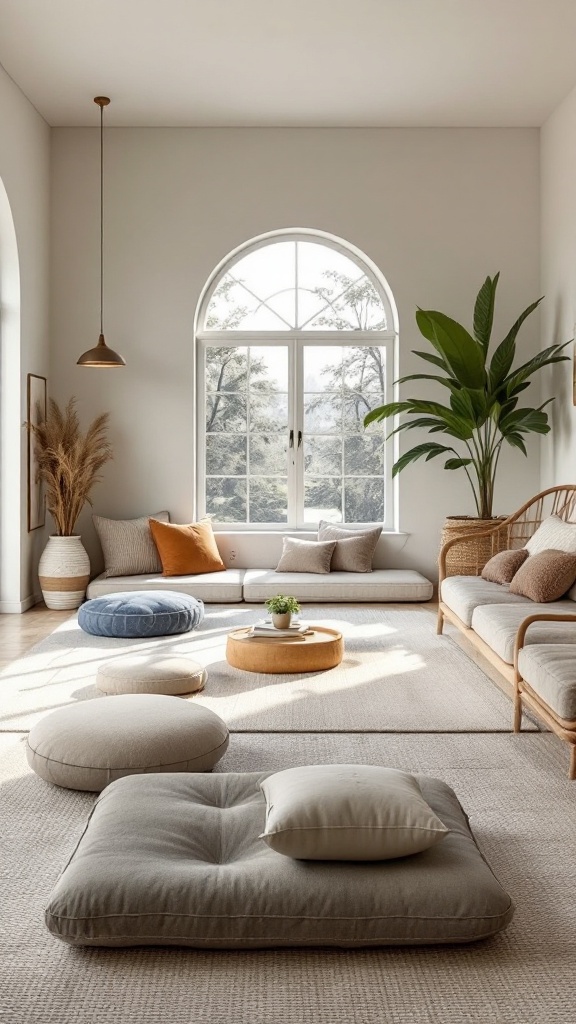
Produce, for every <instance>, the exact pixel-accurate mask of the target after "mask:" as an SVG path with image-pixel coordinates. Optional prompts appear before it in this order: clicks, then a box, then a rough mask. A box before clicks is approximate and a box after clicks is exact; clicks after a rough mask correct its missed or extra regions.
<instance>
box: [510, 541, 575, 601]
mask: <svg viewBox="0 0 576 1024" xmlns="http://www.w3.org/2000/svg"><path fill="white" fill-rule="evenodd" d="M574 580H576V554H568V553H567V552H566V551H552V550H551V551H540V552H539V553H538V554H537V555H530V557H529V558H527V559H526V561H525V562H524V565H521V566H520V568H519V569H518V572H517V573H516V575H515V576H514V579H513V580H512V582H511V584H510V593H511V594H521V595H522V597H529V598H530V600H531V601H538V602H539V603H542V604H547V603H548V602H549V601H557V600H558V599H559V598H560V597H563V596H564V594H565V593H566V591H567V590H569V589H570V587H571V586H572V584H573V583H574Z"/></svg>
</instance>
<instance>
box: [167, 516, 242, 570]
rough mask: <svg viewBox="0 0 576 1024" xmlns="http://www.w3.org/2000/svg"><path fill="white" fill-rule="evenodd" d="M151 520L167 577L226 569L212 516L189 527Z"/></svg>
mask: <svg viewBox="0 0 576 1024" xmlns="http://www.w3.org/2000/svg"><path fill="white" fill-rule="evenodd" d="M148 523H149V525H150V532H151V534H152V538H153V540H154V543H155V545H156V547H157V548H158V554H159V555H160V561H161V562H162V575H163V576H193V575H196V574H198V573H202V572H222V570H223V569H226V566H225V565H224V562H223V561H222V558H221V557H220V552H219V551H218V547H217V545H216V540H215V538H214V533H213V532H212V523H211V521H210V519H201V520H200V522H199V523H188V525H186V526H178V525H176V524H175V523H160V522H158V520H157V519H149V520H148Z"/></svg>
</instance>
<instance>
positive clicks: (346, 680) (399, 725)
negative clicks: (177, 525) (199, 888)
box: [0, 605, 536, 732]
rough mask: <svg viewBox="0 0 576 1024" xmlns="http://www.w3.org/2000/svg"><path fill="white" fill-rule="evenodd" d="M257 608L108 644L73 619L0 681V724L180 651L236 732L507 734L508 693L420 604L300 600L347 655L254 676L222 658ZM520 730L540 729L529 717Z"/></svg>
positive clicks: (213, 610) (18, 725)
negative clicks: (113, 670) (148, 658)
mask: <svg viewBox="0 0 576 1024" xmlns="http://www.w3.org/2000/svg"><path fill="white" fill-rule="evenodd" d="M261 616H262V607H261V606H258V607H255V606H250V605H223V606H215V605H208V606H207V609H206V617H205V619H204V622H203V624H202V626H201V628H200V629H199V630H196V631H194V632H193V633H187V634H184V635H183V636H176V637H165V638H159V639H153V640H150V639H148V640H110V639H108V638H105V637H93V636H89V635H88V634H87V633H84V632H83V631H82V630H81V629H80V628H79V626H78V624H77V622H76V619H75V618H71V619H70V620H69V621H67V622H65V623H64V624H63V625H62V626H60V627H59V628H58V629H56V630H55V631H54V633H52V634H51V635H50V636H49V637H48V638H47V639H46V640H44V641H42V642H41V643H40V644H38V645H37V646H36V647H34V648H33V649H32V651H30V653H29V654H27V655H26V657H24V658H21V659H20V660H19V661H17V662H16V663H15V664H13V665H12V666H11V667H10V668H8V669H6V670H5V671H4V672H3V673H2V675H1V676H0V701H1V710H0V731H12V730H14V731H17V730H27V729H29V728H30V727H31V726H32V725H33V723H34V722H35V721H37V719H38V718H40V717H41V716H42V715H44V714H45V713H46V712H47V711H50V710H51V709H53V708H57V707H60V706H62V705H64V704H71V703H74V702H77V701H81V700H87V699H92V698H98V699H102V695H101V694H100V693H99V691H98V690H97V689H96V687H95V685H94V684H95V678H96V672H97V668H98V665H99V664H101V663H102V662H103V661H107V660H109V659H111V658H125V657H130V656H132V655H134V654H135V653H139V654H140V653H146V654H153V653H154V652H162V653H174V654H176V653H177V654H186V655H189V656H190V657H191V658H194V659H195V660H196V661H198V662H200V663H201V664H202V665H204V666H206V667H207V669H208V682H207V685H206V688H205V690H204V692H203V693H201V694H199V695H198V696H196V697H194V698H192V699H194V700H195V701H197V702H198V703H200V704H204V705H205V706H206V707H209V708H211V709H212V710H213V711H215V712H216V713H217V714H219V715H220V716H221V717H222V718H223V719H224V721H225V722H226V723H227V724H228V727H229V728H230V729H231V730H233V731H235V732H243V731H247V732H255V731H256V732H257V731H263V732H270V731H280V732H354V731H359V732H381V731H384V732H483V731H484V732H498V731H501V732H508V731H509V730H510V728H511V720H512V709H511V704H510V701H509V700H508V698H507V697H506V696H505V695H504V694H502V693H501V692H500V690H499V689H498V688H497V687H496V686H495V685H494V684H493V683H492V682H491V681H490V680H489V679H488V678H487V677H486V676H485V675H484V673H483V672H482V671H481V669H479V668H478V667H477V666H476V665H475V664H474V663H473V662H472V661H471V660H470V659H469V658H468V657H467V656H466V654H464V653H463V651H462V650H461V649H460V648H459V647H458V645H457V644H455V643H454V642H453V641H452V640H451V639H450V637H449V636H443V637H438V636H437V635H436V632H435V624H436V623H435V615H434V614H433V612H432V611H431V609H429V608H426V607H425V606H423V605H412V606H410V607H404V608H398V607H397V606H396V607H395V608H391V609H389V608H386V607H384V608H382V607H379V608H369V607H362V606H360V607H359V606H356V605H355V606H342V605H339V606H334V605H331V606H327V607H324V608H320V607H311V606H308V605H307V606H305V608H304V614H303V616H302V617H303V618H305V619H306V620H307V621H310V622H312V623H318V624H324V625H327V626H333V627H335V628H337V629H340V630H341V631H342V633H343V634H344V638H345V651H346V653H345V658H344V661H343V662H342V664H341V665H340V666H338V667H337V668H334V669H330V670H328V671H323V672H316V673H304V674H300V675H275V676H269V675H259V674H257V673H252V672H242V671H240V670H238V669H235V668H232V667H231V666H230V665H228V663H227V662H226V659H225V645H226V636H227V634H228V633H229V632H230V630H231V629H233V628H236V627H237V626H241V625H248V624H249V623H252V622H255V621H256V620H257V619H258V618H261ZM527 727H528V728H532V729H533V728H536V727H535V726H534V725H533V724H531V723H528V722H527Z"/></svg>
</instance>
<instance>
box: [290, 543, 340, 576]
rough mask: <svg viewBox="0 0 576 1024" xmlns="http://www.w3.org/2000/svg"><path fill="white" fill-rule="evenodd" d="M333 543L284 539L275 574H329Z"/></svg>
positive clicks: (334, 544)
mask: <svg viewBox="0 0 576 1024" xmlns="http://www.w3.org/2000/svg"><path fill="white" fill-rule="evenodd" d="M335 547H336V542H335V541H317V540H298V538H297V537H284V539H283V543H282V554H281V556H280V561H279V562H278V565H277V566H276V572H322V573H327V572H330V562H331V560H332V554H333V551H334V548H335Z"/></svg>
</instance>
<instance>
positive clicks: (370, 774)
mask: <svg viewBox="0 0 576 1024" xmlns="http://www.w3.org/2000/svg"><path fill="white" fill-rule="evenodd" d="M260 788H261V789H262V791H263V793H264V796H265V797H266V806H267V810H266V826H265V829H264V832H263V833H262V835H261V838H262V839H263V840H264V842H265V843H267V844H268V846H270V847H271V849H273V850H275V851H276V853H282V854H284V856H286V857H296V858H297V859H299V860H391V859H392V858H394V857H407V856H409V855H411V854H413V853H420V852H421V851H422V850H427V849H428V847H430V846H433V845H434V843H438V842H439V841H440V840H441V839H443V838H444V836H445V835H446V834H447V832H448V831H449V830H448V829H447V828H446V826H445V825H444V824H443V822H441V821H440V819H439V818H438V817H437V816H436V815H435V814H434V811H433V810H432V809H431V807H429V806H428V804H427V803H426V801H425V800H424V797H423V796H422V793H421V791H420V786H419V785H418V783H417V781H416V779H415V778H414V776H413V775H408V774H407V773H406V772H401V771H397V770H396V769H395V768H382V767H379V766H377V765H362V764H319V765H308V766H305V767H302V768H287V769H286V771H283V772H276V773H275V774H274V775H269V776H268V778H266V779H264V781H263V782H262V783H261V784H260Z"/></svg>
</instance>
